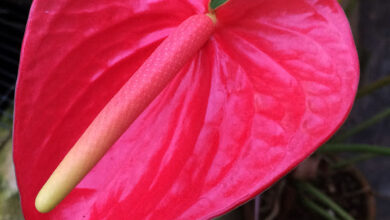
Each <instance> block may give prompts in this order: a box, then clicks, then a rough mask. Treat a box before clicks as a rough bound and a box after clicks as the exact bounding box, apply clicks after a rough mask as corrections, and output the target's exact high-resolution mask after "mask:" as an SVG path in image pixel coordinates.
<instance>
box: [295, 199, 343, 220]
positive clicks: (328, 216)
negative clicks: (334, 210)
mask: <svg viewBox="0 0 390 220" xmlns="http://www.w3.org/2000/svg"><path fill="white" fill-rule="evenodd" d="M302 203H303V205H304V206H306V207H307V208H308V209H310V210H311V211H313V212H315V213H317V214H318V215H320V216H321V217H323V218H324V219H327V220H337V218H336V217H334V216H332V215H331V214H329V213H328V212H327V211H326V210H325V209H324V208H322V207H321V206H319V205H317V204H316V203H315V202H313V201H311V200H310V199H309V198H307V197H306V196H302Z"/></svg>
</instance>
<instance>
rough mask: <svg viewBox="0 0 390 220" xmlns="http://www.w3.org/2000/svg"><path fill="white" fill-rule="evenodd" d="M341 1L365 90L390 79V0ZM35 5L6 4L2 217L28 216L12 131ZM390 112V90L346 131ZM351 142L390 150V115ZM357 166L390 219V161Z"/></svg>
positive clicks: (369, 100) (363, 105)
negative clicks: (20, 64) (22, 56)
mask: <svg viewBox="0 0 390 220" xmlns="http://www.w3.org/2000/svg"><path fill="white" fill-rule="evenodd" d="M341 3H342V5H343V7H344V9H345V10H346V13H347V15H348V18H349V20H350V22H351V26H352V30H353V34H354V37H355V41H356V45H357V48H358V51H359V58H360V65H361V79H360V87H364V86H366V85H369V84H370V83H372V82H375V81H377V80H379V79H382V78H385V77H389V76H390V0H342V1H341ZM30 4H31V1H28V0H0V118H1V120H0V129H1V130H0V219H10V220H13V219H21V218H22V217H21V215H20V210H19V209H20V207H19V205H18V196H17V195H18V194H17V191H16V190H17V189H16V184H15V181H14V179H13V178H14V177H13V173H12V172H13V168H12V159H10V158H11V155H12V153H11V145H12V143H11V134H12V133H11V128H12V107H13V95H14V88H15V87H14V85H15V82H16V77H17V70H18V62H19V54H20V46H21V43H22V39H23V34H24V28H25V23H26V21H27V17H28V10H29V6H30ZM386 109H390V86H385V87H382V88H380V89H378V90H376V91H375V92H373V93H372V94H370V95H367V96H365V97H362V98H360V99H358V100H357V101H356V103H355V105H354V108H353V110H352V113H351V116H350V117H349V119H348V121H347V122H346V124H345V125H344V126H343V128H342V129H341V132H342V131H343V130H347V129H349V128H353V127H354V126H356V125H358V124H359V123H361V122H362V121H365V120H367V119H368V118H370V117H372V116H374V115H376V114H378V113H379V112H381V111H383V110H386ZM348 142H350V143H365V144H374V145H381V146H390V117H387V118H385V119H383V120H381V121H380V122H379V123H377V124H375V125H374V126H371V127H369V128H368V129H366V130H364V132H361V133H359V135H356V136H354V137H352V138H349V139H348ZM3 154H4V155H3ZM1 166H2V167H1ZM357 166H358V168H359V169H360V170H361V171H362V172H363V173H364V175H365V176H366V177H367V179H368V180H369V183H370V184H371V186H372V187H373V190H374V194H375V196H376V200H377V219H379V220H387V219H390V208H389V207H390V174H389V170H390V159H389V158H388V157H387V158H386V157H377V158H375V159H373V160H367V161H364V162H360V163H358V164H357ZM11 206H12V207H11Z"/></svg>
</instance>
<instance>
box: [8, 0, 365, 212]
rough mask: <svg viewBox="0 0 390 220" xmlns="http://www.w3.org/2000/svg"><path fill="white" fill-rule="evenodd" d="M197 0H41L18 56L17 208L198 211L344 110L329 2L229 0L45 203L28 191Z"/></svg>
mask: <svg viewBox="0 0 390 220" xmlns="http://www.w3.org/2000/svg"><path fill="white" fill-rule="evenodd" d="M207 4H208V2H207V1H199V0H186V1H183V0H169V1H163V0H153V1H140V0H139V1H138V0H132V1H124V0H110V1H108V0H96V1H91V2H89V1H75V0H61V1H55V2H51V1H43V0H35V1H34V2H33V6H32V8H31V14H30V18H29V21H28V26H27V30H26V35H25V39H24V44H23V51H22V55H21V66H20V72H19V78H18V83H17V93H16V100H15V121H14V162H15V169H16V175H17V180H18V185H19V189H20V193H21V200H22V207H23V212H24V215H25V217H26V219H33V220H34V219H39V220H45V219H209V218H212V217H214V216H217V215H220V214H222V213H224V212H226V211H228V210H230V209H232V208H234V207H235V206H237V205H239V204H241V203H243V202H244V201H246V200H248V199H250V198H251V197H253V196H255V195H256V194H258V193H260V192H262V191H263V190H265V189H266V188H267V187H269V186H270V185H271V184H272V183H274V182H275V181H276V180H278V179H279V178H280V177H281V176H283V175H284V174H286V173H287V172H288V171H289V170H291V169H292V168H293V167H294V166H296V165H297V164H298V163H299V162H301V161H302V160H303V159H304V158H305V157H307V156H308V155H310V154H311V153H312V152H313V151H314V150H315V149H316V148H317V147H319V146H320V145H321V144H322V143H323V142H324V141H326V140H327V139H328V138H329V137H330V136H331V135H332V134H333V133H334V132H335V130H336V129H337V128H338V127H339V126H340V125H341V123H342V122H343V121H344V120H345V118H346V116H347V114H348V112H349V111H350V109H351V106H352V103H353V99H354V96H355V92H356V88H357V83H358V72H359V67H358V59H357V55H356V49H355V46H354V42H353V39H352V36H351V33H350V29H349V24H348V22H347V20H346V17H345V15H344V13H343V11H342V9H341V8H340V6H339V5H338V3H337V1H334V0H294V1H291V0H258V1H240V0H231V1H230V2H228V3H227V4H226V5H224V6H223V7H221V8H220V10H219V11H218V12H217V16H218V19H219V23H218V27H217V29H216V32H215V34H214V35H213V37H212V38H211V39H210V40H209V42H208V43H207V44H206V45H205V46H204V47H203V48H202V50H201V51H199V53H198V54H197V55H196V56H195V57H194V58H193V60H192V61H191V62H190V63H189V64H188V65H186V67H185V68H184V69H183V70H182V71H181V72H180V73H179V74H178V75H177V76H176V78H175V79H174V80H173V81H172V82H171V83H170V84H169V86H168V87H167V88H166V89H165V90H164V91H163V92H162V93H161V94H160V95H159V96H158V97H157V99H155V100H154V101H153V103H152V104H151V105H150V106H149V107H148V108H147V109H146V111H145V112H143V113H142V115H141V116H140V117H139V118H138V119H137V120H136V121H135V123H134V124H133V125H132V126H131V127H129V129H128V130H127V131H126V132H125V133H124V134H123V136H122V137H121V138H120V139H119V140H118V141H117V143H116V144H115V145H114V146H113V147H112V148H111V149H110V150H109V152H108V153H107V154H106V155H105V156H104V157H103V159H102V160H101V161H100V162H99V163H98V164H97V165H96V167H95V168H94V169H93V170H92V171H91V172H90V173H89V174H88V175H87V176H86V178H85V179H83V181H82V182H81V183H80V184H79V185H78V186H77V187H76V188H75V189H74V190H73V191H72V192H71V194H70V195H69V196H68V197H67V198H66V199H65V200H64V201H63V202H62V203H61V204H60V205H59V206H58V207H56V208H55V209H54V210H53V211H51V212H49V213H47V214H40V213H38V212H37V211H36V210H35V208H34V200H35V196H36V195H37V193H38V191H39V190H40V188H41V187H42V185H43V184H44V182H45V181H46V180H47V178H48V177H49V176H50V174H51V173H52V172H53V170H54V169H55V168H56V166H57V165H58V164H59V162H60V161H61V159H62V158H63V157H64V156H65V154H66V153H67V152H68V150H69V149H70V148H71V147H72V145H73V144H74V143H75V142H76V141H77V139H78V138H79V137H80V136H81V134H82V133H83V131H84V130H85V129H86V128H87V126H88V125H89V124H90V123H91V121H92V120H93V119H94V117H95V116H96V115H97V114H98V112H99V111H100V110H101V109H102V108H103V107H104V106H105V104H106V103H107V102H108V101H109V100H110V98H111V97H112V96H113V95H114V94H115V93H116V92H117V91H118V89H119V88H120V87H121V86H122V85H123V84H124V83H125V82H126V80H127V79H129V77H131V75H132V74H133V73H134V72H135V70H136V69H137V68H138V67H139V66H140V65H141V64H142V63H143V61H144V60H145V59H146V58H147V57H148V56H149V55H150V53H151V52H152V51H153V50H154V49H155V48H156V47H157V46H158V45H159V43H160V42H161V41H162V40H163V39H164V38H165V37H166V36H167V35H168V34H169V33H170V32H171V31H172V29H173V28H175V27H176V26H178V25H179V24H180V23H181V22H182V21H184V20H185V19H186V18H187V17H189V16H191V15H193V14H199V13H206V12H207Z"/></svg>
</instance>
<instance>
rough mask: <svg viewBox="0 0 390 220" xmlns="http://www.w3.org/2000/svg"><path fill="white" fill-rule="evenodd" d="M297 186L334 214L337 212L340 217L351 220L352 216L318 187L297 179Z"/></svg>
mask: <svg viewBox="0 0 390 220" xmlns="http://www.w3.org/2000/svg"><path fill="white" fill-rule="evenodd" d="M296 185H297V188H298V189H299V190H301V191H302V192H306V193H308V194H310V195H311V196H313V197H314V198H316V199H318V201H319V202H321V203H322V204H324V205H326V206H328V207H329V208H331V209H332V210H333V211H334V212H335V213H336V214H338V215H339V216H340V217H341V219H344V220H353V219H354V218H353V217H352V216H351V215H349V214H348V213H347V212H346V211H345V210H344V209H343V208H341V207H340V206H339V205H338V204H337V203H335V202H334V201H333V200H332V199H331V198H329V197H328V196H327V195H325V194H324V193H322V192H321V191H320V190H319V189H317V188H316V187H314V186H313V185H311V184H310V183H307V182H302V181H297V182H296Z"/></svg>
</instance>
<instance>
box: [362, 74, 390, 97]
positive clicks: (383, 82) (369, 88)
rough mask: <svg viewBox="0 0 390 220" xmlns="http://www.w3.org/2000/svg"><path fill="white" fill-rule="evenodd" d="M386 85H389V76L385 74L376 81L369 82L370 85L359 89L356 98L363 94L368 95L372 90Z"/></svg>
mask: <svg viewBox="0 0 390 220" xmlns="http://www.w3.org/2000/svg"><path fill="white" fill-rule="evenodd" d="M387 85H390V76H386V77H384V78H382V79H380V80H378V81H375V82H373V83H371V84H370V85H367V86H364V87H363V88H361V89H359V91H358V93H357V95H356V98H361V97H363V96H366V95H369V94H371V93H372V92H373V91H375V90H377V89H380V88H382V87H385V86H387Z"/></svg>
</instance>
